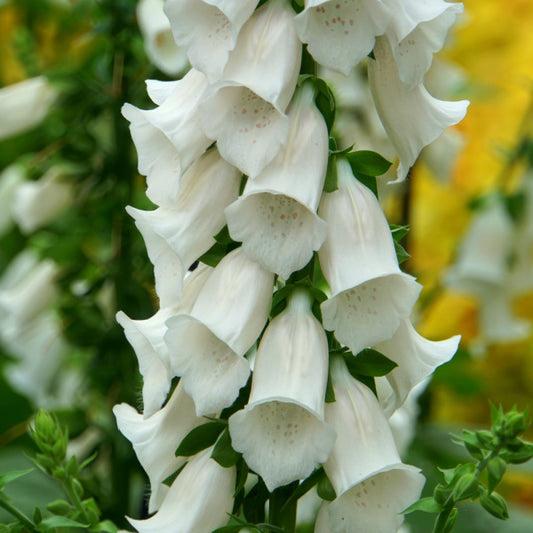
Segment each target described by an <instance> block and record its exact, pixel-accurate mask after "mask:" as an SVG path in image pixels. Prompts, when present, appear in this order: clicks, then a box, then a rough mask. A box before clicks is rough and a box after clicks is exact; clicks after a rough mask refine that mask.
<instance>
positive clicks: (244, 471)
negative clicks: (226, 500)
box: [233, 457, 249, 498]
mask: <svg viewBox="0 0 533 533" xmlns="http://www.w3.org/2000/svg"><path fill="white" fill-rule="evenodd" d="M248 472H249V469H248V465H247V464H246V461H245V460H244V459H243V458H242V457H241V459H240V462H239V464H237V480H236V481H235V492H234V494H233V497H234V498H235V497H236V496H237V494H238V493H239V492H240V491H241V490H244V486H245V485H246V480H247V479H248Z"/></svg>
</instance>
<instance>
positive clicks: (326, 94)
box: [298, 74, 336, 132]
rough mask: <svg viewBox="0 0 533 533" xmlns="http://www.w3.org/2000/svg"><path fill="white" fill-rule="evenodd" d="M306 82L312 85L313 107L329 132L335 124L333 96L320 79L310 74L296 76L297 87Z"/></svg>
mask: <svg viewBox="0 0 533 533" xmlns="http://www.w3.org/2000/svg"><path fill="white" fill-rule="evenodd" d="M307 82H310V83H312V84H313V86H314V88H315V91H316V93H315V105H316V107H317V109H318V110H319V111H320V113H321V114H322V116H323V117H324V121H325V122H326V126H327V128H328V132H329V131H331V128H332V127H333V123H334V122H335V111H336V105H335V96H333V92H332V91H331V89H330V88H329V85H328V84H327V83H326V82H325V81H324V80H323V79H322V78H317V77H316V76H313V75H312V74H301V75H300V76H298V86H299V87H301V86H302V85H303V84H304V83H307Z"/></svg>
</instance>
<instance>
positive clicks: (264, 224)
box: [225, 85, 328, 279]
mask: <svg viewBox="0 0 533 533" xmlns="http://www.w3.org/2000/svg"><path fill="white" fill-rule="evenodd" d="M313 98H314V89H313V88H312V87H311V86H310V85H305V86H304V88H303V89H302V90H301V91H300V92H299V93H298V94H297V97H296V99H295V101H293V103H292V104H291V108H290V110H289V113H288V116H289V120H290V124H291V128H290V133H289V139H288V142H287V144H286V145H285V146H283V147H282V149H281V150H280V151H279V152H278V155H277V156H276V157H275V158H274V160H273V161H272V162H271V163H270V164H269V165H268V166H267V167H266V168H265V169H264V170H263V171H262V172H261V173H260V174H259V176H257V177H256V178H253V179H249V180H248V182H247V184H246V188H245V189H244V194H243V195H242V196H241V197H240V198H239V199H238V200H237V201H236V202H234V203H233V204H231V205H230V206H228V207H227V208H226V210H225V214H226V219H227V221H228V229H229V232H230V235H231V237H232V238H233V239H234V240H236V241H241V242H242V243H243V250H244V251H245V252H246V254H247V255H248V257H249V258H250V259H252V260H254V261H257V262H258V263H260V264H261V265H262V266H263V267H264V268H266V269H267V270H269V271H271V272H275V273H276V274H279V275H280V276H281V277H282V278H284V279H287V278H288V277H289V276H290V274H291V273H292V272H294V271H295V270H299V269H301V268H303V267H304V266H305V265H306V264H307V263H308V262H309V260H310V259H311V257H312V255H313V250H318V249H319V248H320V246H321V245H322V243H323V242H324V239H325V238H326V233H327V226H326V224H325V222H324V221H323V220H321V219H320V218H319V217H318V216H317V214H316V209H317V207H318V203H319V201H320V196H321V194H322V189H323V186H324V178H325V175H326V168H327V157H328V131H327V127H326V124H325V122H324V119H323V117H322V115H321V114H320V112H319V111H318V109H317V108H316V107H315V105H314V103H313Z"/></svg>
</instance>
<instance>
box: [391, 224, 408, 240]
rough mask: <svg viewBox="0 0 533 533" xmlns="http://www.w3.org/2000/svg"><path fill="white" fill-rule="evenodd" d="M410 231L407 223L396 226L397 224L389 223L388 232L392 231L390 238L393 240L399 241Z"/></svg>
mask: <svg viewBox="0 0 533 533" xmlns="http://www.w3.org/2000/svg"><path fill="white" fill-rule="evenodd" d="M409 231H410V228H409V226H408V225H404V226H398V225H397V224H390V232H391V233H392V238H393V239H394V240H395V241H401V240H402V239H403V238H404V237H405V236H406V235H407V234H408V233H409Z"/></svg>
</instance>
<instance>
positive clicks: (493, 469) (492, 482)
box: [487, 457, 507, 492]
mask: <svg viewBox="0 0 533 533" xmlns="http://www.w3.org/2000/svg"><path fill="white" fill-rule="evenodd" d="M506 468H507V463H506V462H505V461H504V460H503V459H502V458H501V457H492V458H491V459H489V461H488V463H487V473H488V487H489V492H492V491H493V490H494V489H495V488H496V486H497V485H498V483H499V482H500V481H501V479H502V477H503V475H504V474H505V469H506Z"/></svg>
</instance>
